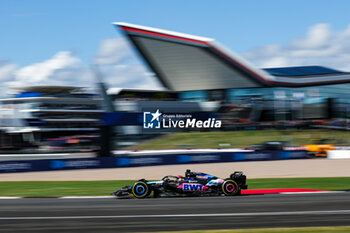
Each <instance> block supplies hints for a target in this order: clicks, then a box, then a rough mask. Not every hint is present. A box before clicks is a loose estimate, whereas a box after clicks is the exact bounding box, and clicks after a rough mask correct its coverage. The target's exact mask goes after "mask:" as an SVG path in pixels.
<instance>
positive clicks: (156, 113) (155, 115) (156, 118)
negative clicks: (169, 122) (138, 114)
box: [151, 109, 162, 122]
mask: <svg viewBox="0 0 350 233" xmlns="http://www.w3.org/2000/svg"><path fill="white" fill-rule="evenodd" d="M151 115H152V116H153V118H152V120H151V122H153V121H154V120H157V121H159V117H160V116H161V115H162V114H161V113H160V112H159V109H157V111H156V112H155V113H151Z"/></svg>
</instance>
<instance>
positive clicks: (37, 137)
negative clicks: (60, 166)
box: [0, 86, 102, 144]
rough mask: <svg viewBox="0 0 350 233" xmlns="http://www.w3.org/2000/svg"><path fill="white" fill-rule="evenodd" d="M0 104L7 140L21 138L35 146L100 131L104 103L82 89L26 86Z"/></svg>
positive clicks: (2, 100)
mask: <svg viewBox="0 0 350 233" xmlns="http://www.w3.org/2000/svg"><path fill="white" fill-rule="evenodd" d="M0 102H1V116H0V130H1V131H2V132H3V133H5V134H6V136H7V137H6V138H7V139H8V138H9V137H11V135H20V136H21V137H24V138H25V140H24V141H26V142H32V143H34V144H35V143H39V142H40V141H42V140H48V139H53V138H60V137H69V136H72V135H92V134H95V133H97V132H98V130H99V128H98V125H99V119H100V113H101V112H102V110H101V106H100V104H101V100H100V98H97V96H96V95H94V94H91V93H88V92H86V91H85V90H84V89H83V88H81V87H71V86H30V87H23V88H19V89H18V93H17V94H15V95H14V96H12V97H10V98H5V99H0ZM4 138H5V137H4ZM16 138H17V140H20V139H21V140H22V139H23V138H18V137H16ZM22 141H23V140H22ZM15 144H16V143H15Z"/></svg>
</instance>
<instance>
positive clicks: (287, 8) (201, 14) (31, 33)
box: [0, 0, 350, 87]
mask: <svg viewBox="0 0 350 233" xmlns="http://www.w3.org/2000/svg"><path fill="white" fill-rule="evenodd" d="M349 9H350V1H346V0H335V1H325V0H317V1H316V0H315V1H314V0H304V1H302V0H293V1H284V0H264V1H261V0H255V1H253V0H250V1H249V0H247V1H234V0H231V1H230V0H220V1H207V0H177V1H170V0H147V1H146V0H145V1H141V0H129V1H119V0H98V1H95V0H85V1H80V0H74V1H67V0H60V1H47V0H46V1H43V0H31V1H25V0H22V1H18V0H1V2H0V30H1V34H0V81H4V82H5V83H7V84H8V85H9V86H11V85H20V83H21V82H23V80H24V79H25V77H24V76H25V75H28V76H27V77H29V78H31V74H33V73H36V72H39V71H40V72H41V71H42V70H41V69H42V68H40V67H44V66H47V64H48V63H49V64H51V70H50V71H47V70H46V71H42V73H43V76H45V74H47V76H50V77H47V79H49V78H51V79H53V78H56V75H57V73H56V72H53V71H52V69H54V68H55V66H56V64H55V61H56V60H60V61H61V63H60V64H61V65H58V67H61V68H62V67H63V68H66V66H67V64H68V67H69V69H68V70H69V72H71V70H70V69H71V68H72V67H73V68H74V69H73V74H70V75H68V74H67V72H68V71H67V70H66V71H67V72H65V74H62V73H60V74H58V75H57V77H63V79H62V80H69V79H70V78H69V76H71V75H78V73H79V72H80V73H81V72H83V73H84V72H85V71H84V69H85V68H86V67H88V65H89V64H91V63H93V61H94V59H96V56H98V54H100V55H101V48H102V47H103V46H104V43H110V44H111V43H112V42H113V43H122V42H120V41H119V40H113V41H109V39H112V38H121V37H122V36H121V34H120V33H119V32H118V31H116V30H115V28H114V27H113V26H112V25H111V23H112V22H115V21H123V22H129V23H134V24H140V25H145V26H152V27H158V28H162V29H167V30H173V31H179V32H184V33H189V34H194V35H199V36H206V37H211V38H215V39H217V40H218V41H219V42H221V43H222V44H224V45H226V46H227V47H228V48H230V49H232V50H233V51H235V52H237V53H239V54H241V55H242V56H244V57H246V58H248V59H249V60H251V62H253V63H255V64H256V65H257V66H265V65H272V66H278V65H284V64H291V65H298V64H299V63H301V62H304V63H306V64H314V63H316V62H318V63H326V61H327V57H325V58H324V59H323V60H322V59H320V56H321V55H322V54H323V55H327V56H332V57H333V58H332V59H333V60H334V64H333V63H332V62H331V63H330V64H331V65H333V66H335V67H333V68H347V67H348V65H347V64H345V63H346V62H347V60H346V59H347V58H346V59H345V60H344V59H340V58H339V57H338V55H336V54H335V52H333V53H331V52H330V50H329V49H328V50H327V51H328V52H324V53H315V48H312V49H313V51H312V52H313V53H312V54H313V55H312V56H310V53H306V52H305V49H306V50H308V51H309V50H310V48H311V47H313V46H311V47H308V48H304V49H303V51H304V53H302V52H303V51H302V52H300V48H301V47H300V46H301V44H305V43H310V44H313V43H314V41H315V37H319V35H321V37H322V36H324V37H325V38H324V40H323V41H321V42H319V47H318V48H317V49H318V50H317V51H319V49H320V48H321V49H322V48H325V46H326V47H328V48H330V47H332V46H333V47H332V48H331V49H332V51H335V50H334V49H335V48H334V46H335V44H336V43H343V42H344V43H346V40H347V39H348V37H347V28H348V26H349V25H350V17H349V13H348V12H349ZM349 30H350V29H349ZM310 32H311V34H312V32H314V34H312V35H310ZM308 33H309V35H308ZM308 36H309V37H310V38H308ZM312 36H313V38H311V37H312ZM316 39H317V38H316ZM106 40H107V41H106ZM121 40H122V39H121ZM298 41H299V42H298ZM305 41H306V42H305ZM316 43H318V42H317V41H316ZM112 47H113V46H112ZM117 47H118V46H116V45H114V47H113V48H115V49H116V50H115V52H116V53H121V54H124V56H127V55H125V54H126V53H130V51H131V50H130V51H127V52H125V51H122V49H121V48H120V47H119V48H117ZM316 47H317V46H316ZM348 47H349V46H348V45H346V46H345V50H346V49H347V48H348ZM106 49H108V48H107V47H106V48H105V50H106ZM118 49H119V50H118ZM102 50H103V49H102ZM296 50H297V53H298V54H306V57H307V59H304V57H301V55H298V56H299V57H297V58H296V57H295V52H296ZM338 50H339V48H337V51H338ZM341 50H342V51H343V50H344V48H342V49H341ZM62 51H63V53H60V52H62ZM317 51H316V52H317ZM347 51H350V49H349V50H347ZM309 52H310V51H309ZM55 56H56V57H55ZM109 56H111V55H110V54H109ZM130 56H131V57H129V58H128V59H136V60H137V58H135V57H133V56H134V55H130ZM265 56H266V57H265ZM57 57H58V58H57ZM50 59H51V60H50ZM55 59H56V60H55ZM65 59H68V60H69V62H66V61H63V60H65ZM266 59H270V60H269V61H270V62H265V63H264V62H262V61H264V60H266ZM339 59H340V60H339ZM333 60H332V61H333ZM45 61H50V62H48V63H45ZM116 61H125V59H124V58H120V59H116ZM38 63H41V64H42V66H40V67H38V66H37V67H36V68H35V72H34V71H32V70H31V69H29V68H32V65H33V64H38ZM73 63H74V65H71V64H73ZM138 63H142V61H135V66H136V65H139V64H138ZM342 63H344V65H343V66H342ZM348 63H349V64H350V61H348ZM5 65H6V67H5ZM10 65H12V66H11V67H10ZM108 65H120V64H116V63H115V64H108ZM321 65H322V64H321ZM1 66H3V70H2V71H3V72H1ZM4 67H5V68H6V69H5V68H4ZM119 68H120V67H119ZM349 68H350V67H349ZM4 70H5V71H4ZM28 70H31V72H29V71H28ZM38 70H39V71H38ZM61 70H62V69H61ZM140 70H142V69H140ZM140 70H138V69H135V70H134V72H138V71H140ZM119 71H121V70H120V69H119ZM45 72H46V73H45ZM104 72H107V73H108V72H115V69H113V67H112V68H111V67H110V68H108V67H107V68H105V69H104ZM142 72H144V71H142ZM1 75H2V77H1ZM5 75H7V76H6V77H5ZM134 75H135V77H134V79H133V80H134V82H136V81H137V77H136V76H137V74H135V73H134ZM106 76H107V77H110V78H111V79H112V77H113V75H112V74H109V73H108V74H106ZM11 78H12V79H15V80H16V82H15V84H14V82H13V83H12V84H9V83H11ZM34 79H35V78H34ZM42 79H45V78H41V79H38V80H37V81H39V82H40V81H42ZM77 80H78V81H79V80H80V81H81V80H83V79H77ZM33 83H34V81H33ZM62 83H63V84H64V83H65V82H64V81H63V82H62ZM119 84H121V83H119ZM114 85H116V86H118V82H115V83H114ZM125 85H127V86H128V85H129V86H130V87H133V85H132V83H129V84H128V83H127V82H124V83H123V85H121V87H124V86H125ZM152 85H153V84H152Z"/></svg>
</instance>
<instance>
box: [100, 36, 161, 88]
mask: <svg viewBox="0 0 350 233" xmlns="http://www.w3.org/2000/svg"><path fill="white" fill-rule="evenodd" d="M95 62H96V64H98V65H99V67H100V70H101V73H102V75H103V80H104V81H105V82H106V83H107V85H108V87H110V88H113V89H115V88H139V89H153V90H155V89H162V88H163V87H162V85H161V84H160V83H159V82H158V80H157V79H156V78H155V77H154V76H152V75H150V74H151V72H150V71H149V70H148V69H147V67H146V66H145V65H144V64H143V63H141V61H140V59H139V58H138V57H137V55H136V53H135V52H134V50H133V49H132V47H131V46H130V43H129V42H128V41H126V39H125V38H123V37H118V38H109V39H105V40H103V41H102V42H101V45H100V48H99V51H98V52H97V55H96V57H95ZM152 74H153V73H152Z"/></svg>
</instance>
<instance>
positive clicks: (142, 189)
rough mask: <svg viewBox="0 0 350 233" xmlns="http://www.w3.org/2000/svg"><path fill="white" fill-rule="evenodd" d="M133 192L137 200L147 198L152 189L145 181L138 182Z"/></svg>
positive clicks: (133, 187)
mask: <svg viewBox="0 0 350 233" xmlns="http://www.w3.org/2000/svg"><path fill="white" fill-rule="evenodd" d="M131 191H132V194H133V195H134V197H136V198H145V197H147V196H148V195H149V194H150V193H151V189H150V187H149V186H148V185H147V183H146V182H144V181H137V182H136V183H135V184H134V185H133V186H132V189H131Z"/></svg>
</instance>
